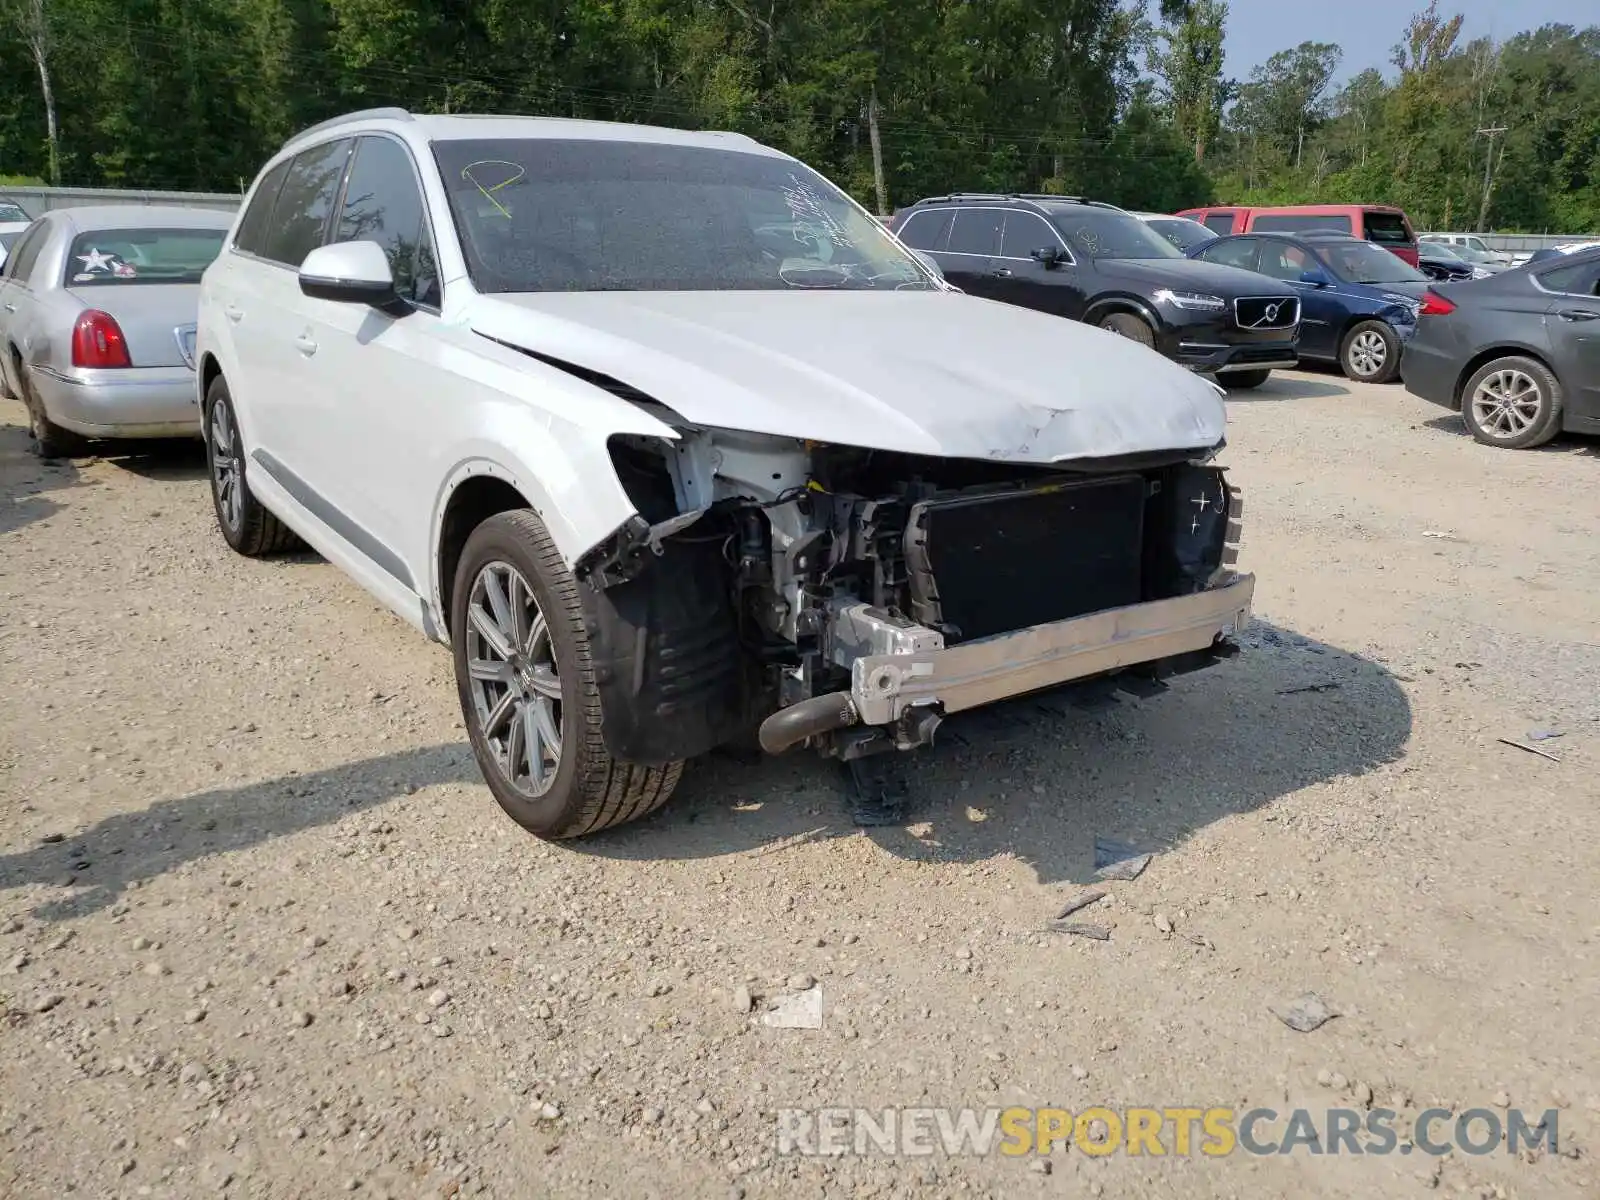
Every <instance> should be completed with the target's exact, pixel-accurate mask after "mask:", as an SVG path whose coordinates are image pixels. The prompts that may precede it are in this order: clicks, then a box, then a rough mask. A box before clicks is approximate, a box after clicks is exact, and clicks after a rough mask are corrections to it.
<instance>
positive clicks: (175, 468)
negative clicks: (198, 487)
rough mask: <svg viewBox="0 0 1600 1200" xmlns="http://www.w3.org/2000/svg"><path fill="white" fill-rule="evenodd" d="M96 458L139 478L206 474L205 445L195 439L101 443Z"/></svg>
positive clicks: (163, 478) (192, 476)
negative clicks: (98, 457)
mask: <svg viewBox="0 0 1600 1200" xmlns="http://www.w3.org/2000/svg"><path fill="white" fill-rule="evenodd" d="M96 448H97V449H98V451H99V453H100V457H102V458H104V459H105V460H106V461H107V462H111V463H115V464H116V465H117V466H119V467H121V468H122V469H123V470H124V471H127V472H129V473H130V474H133V475H138V476H140V477H141V478H143V479H160V480H185V479H204V478H205V477H206V447H205V443H204V442H202V441H200V440H199V439H198V438H159V439H151V440H149V441H121V442H101V443H99V444H98V445H97V447H96Z"/></svg>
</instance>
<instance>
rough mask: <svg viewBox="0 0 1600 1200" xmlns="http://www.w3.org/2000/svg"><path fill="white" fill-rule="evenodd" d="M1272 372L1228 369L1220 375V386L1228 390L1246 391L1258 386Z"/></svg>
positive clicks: (1269, 376)
mask: <svg viewBox="0 0 1600 1200" xmlns="http://www.w3.org/2000/svg"><path fill="white" fill-rule="evenodd" d="M1271 376H1272V372H1271V371H1270V370H1268V371H1229V372H1228V373H1227V374H1226V375H1224V376H1222V377H1221V380H1222V386H1223V387H1225V388H1227V389H1228V390H1229V391H1235V390H1238V391H1248V390H1250V389H1251V388H1258V387H1260V386H1261V385H1262V384H1263V383H1265V382H1266V381H1267V380H1268V379H1269V378H1271Z"/></svg>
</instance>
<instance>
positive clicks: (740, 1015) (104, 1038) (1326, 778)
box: [0, 373, 1600, 1198]
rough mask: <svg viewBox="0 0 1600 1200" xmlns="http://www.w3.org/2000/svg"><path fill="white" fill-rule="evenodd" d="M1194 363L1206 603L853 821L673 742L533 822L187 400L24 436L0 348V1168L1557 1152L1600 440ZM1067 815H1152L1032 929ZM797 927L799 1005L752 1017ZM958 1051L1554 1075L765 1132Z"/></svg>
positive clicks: (1587, 942)
mask: <svg viewBox="0 0 1600 1200" xmlns="http://www.w3.org/2000/svg"><path fill="white" fill-rule="evenodd" d="M1230 407H1231V408H1232V414H1231V416H1232V427H1231V431H1230V440H1231V446H1230V449H1229V450H1228V452H1227V455H1226V461H1228V462H1229V463H1231V465H1232V466H1233V468H1234V472H1233V480H1234V482H1235V483H1237V484H1239V485H1241V486H1242V487H1243V488H1244V491H1245V497H1246V502H1245V550H1244V561H1243V565H1244V566H1245V567H1246V568H1247V569H1251V570H1254V571H1256V572H1257V573H1258V576H1259V586H1258V592H1257V615H1258V621H1257V623H1256V625H1255V626H1254V628H1253V630H1252V631H1251V633H1250V635H1249V637H1248V639H1247V646H1246V649H1245V652H1244V653H1243V654H1242V655H1240V656H1239V657H1238V658H1237V659H1234V660H1233V661H1231V662H1229V663H1227V664H1225V665H1223V666H1220V667H1218V668H1216V669H1214V670H1211V671H1207V672H1203V673H1201V674H1199V675H1195V676H1190V677H1188V678H1185V679H1182V680H1179V681H1177V682H1175V683H1174V684H1173V686H1172V688H1171V690H1170V691H1168V692H1167V693H1166V694H1164V695H1161V696H1156V697H1153V698H1148V699H1135V698H1132V697H1129V696H1119V697H1117V698H1116V699H1115V700H1114V702H1112V703H1111V704H1110V705H1109V706H1105V707H1101V708H1098V709H1096V708H1092V707H1090V706H1089V705H1088V704H1087V700H1086V698H1083V697H1077V696H1073V697H1068V698H1061V697H1051V698H1047V699H1045V700H1043V701H1026V702H1019V703H1016V704H1013V705H1010V706H1007V707H1005V708H1003V709H1000V710H996V711H993V712H990V713H985V714H978V715H974V716H972V717H970V718H968V719H966V720H964V721H959V722H956V721H953V722H951V723H949V724H948V725H947V726H946V727H945V732H948V733H949V734H951V735H952V736H949V737H946V738H944V739H943V740H942V742H941V745H940V747H939V749H938V750H937V751H936V752H935V753H934V754H933V756H932V757H931V759H930V760H929V761H928V762H927V763H926V765H925V767H924V769H923V770H922V772H921V774H920V775H919V776H918V777H917V780H916V786H915V800H916V805H915V809H914V812H913V814H912V818H911V823H910V824H907V825H905V826H903V827H899V826H897V827H891V828H887V829H873V830H862V829H857V828H855V827H854V826H853V825H852V824H851V822H850V819H849V817H848V814H847V812H846V810H845V808H844V805H843V802H842V800H841V795H840V792H839V790H838V781H837V776H836V775H835V773H834V771H833V770H831V769H829V768H828V767H827V766H826V765H825V764H822V763H820V762H819V761H817V760H816V759H814V758H808V757H805V756H803V755H796V756H793V757H790V758H785V759H782V760H769V761H767V762H764V763H762V764H760V765H755V766H751V765H741V764H740V763H738V762H735V761H733V760H731V759H718V760H714V761H711V762H709V763H704V764H699V765H697V766H696V767H694V768H693V769H692V771H691V773H690V774H688V775H686V777H685V781H684V784H683V786H682V787H681V788H680V790H679V793H678V795H677V798H676V799H675V800H674V801H673V802H672V803H671V804H669V805H668V806H667V808H666V809H665V810H663V811H662V812H661V813H660V814H658V815H657V816H656V817H654V818H652V819H650V820H647V821H645V822H643V823H641V824H638V825H634V826H630V827H627V828H625V829H622V830H619V831H616V832H614V833H612V834H609V835H604V836H600V837H596V838H593V839H590V840H587V841H583V842H580V843H577V844H564V845H558V846H546V845H542V844H540V843H539V842H537V841H535V840H533V839H531V838H529V837H528V836H526V835H524V834H523V833H522V832H521V831H520V830H518V829H517V828H516V827H515V826H513V825H512V823H511V822H510V821H509V820H507V819H506V818H504V817H503V816H502V815H501V814H500V812H499V810H498V809H497V808H495V806H494V804H493V801H492V800H491V798H490V796H489V793H488V791H487V790H486V789H485V788H484V787H483V786H482V785H481V784H480V783H479V781H478V776H477V772H476V769H475V767H474V765H473V762H472V758H471V755H470V753H469V751H468V750H467V747H466V745H465V741H464V734H463V731H462V729H461V726H460V722H459V720H458V716H457V709H456V700H455V693H454V688H453V686H452V683H451V680H450V665H449V661H448V657H447V655H446V653H445V652H444V651H443V650H442V649H440V648H437V647H433V646H430V645H428V644H427V643H425V642H423V641H421V640H419V639H418V638H417V637H416V636H415V635H414V634H413V633H412V632H411V631H410V630H409V629H408V628H406V627H405V626H403V625H402V624H401V622H400V621H398V620H397V619H394V618H392V617H390V616H388V615H386V614H385V613H383V612H382V611H380V610H379V609H378V608H377V607H376V605H375V604H374V603H373V602H371V601H369V600H368V599H366V598H365V596H364V595H363V594H362V593H360V592H359V591H358V590H357V589H356V587H355V586H354V585H353V584H351V583H349V582H347V581H346V580H345V579H344V578H343V577H342V576H340V575H339V574H337V573H336V572H335V571H334V569H333V568H331V567H329V566H327V565H326V564H324V563H322V562H321V561H320V560H317V559H315V558H312V557H310V556H301V557H296V558H290V559H286V560H278V561H271V562H250V561H246V560H244V559H241V558H238V557H235V556H234V555H232V554H231V553H230V552H229V551H228V550H227V549H226V548H225V547H224V545H223V543H222V541H221V539H220V537H218V536H217V534H216V532H215V530H214V528H213V519H212V515H211V511H210V505H209V500H208V497H207V492H206V483H205V479H204V472H203V467H202V463H201V460H200V458H199V456H198V453H197V452H195V451H191V450H189V449H188V448H185V447H181V446H180V447H176V448H165V449H162V450H160V452H159V453H154V454H148V453H139V454H136V455H134V456H131V457H123V458H115V457H113V458H106V459H99V460H83V461H79V462H77V463H74V464H60V465H52V466H41V465H40V464H38V463H37V462H36V461H35V460H33V459H32V458H31V457H29V456H28V455H27V453H26V440H25V439H26V434H25V426H24V421H23V416H22V411H21V408H20V406H18V405H16V404H13V403H10V402H4V403H0V705H3V709H0V795H3V796H4V797H5V801H4V804H3V805H0V1006H3V1008H4V1013H5V1019H4V1022H3V1024H0V1039H3V1042H0V1045H3V1053H0V1194H4V1195H6V1196H15V1197H19V1198H24V1197H44V1196H58V1195H61V1194H62V1193H64V1192H69V1191H76V1192H77V1193H79V1194H85V1195H91V1196H96V1197H101V1196H107V1197H110V1196H135V1195H137V1196H197V1195H216V1194H227V1195H232V1196H273V1197H277V1196H283V1197H300V1196H321V1195H329V1194H335V1193H341V1192H342V1191H344V1190H349V1191H352V1192H354V1193H355V1194H357V1195H371V1196H381V1195H389V1196H395V1197H402V1196H405V1197H409V1196H451V1195H455V1194H457V1193H460V1194H465V1195H474V1194H476V1195H490V1196H497V1197H519V1198H520V1197H526V1196H538V1195H545V1194H550V1195H626V1196H636V1195H656V1196H660V1197H663V1198H669V1197H673V1198H675V1197H687V1196H711V1197H720V1196H725V1195H727V1196H739V1195H742V1196H746V1197H763V1196H793V1195H799V1196H828V1197H832V1196H911V1195H915V1196H946V1195H973V1196H996V1197H1008V1198H1009V1197H1019V1196H1021V1197H1026V1196H1031V1195H1041V1196H1042V1195H1074V1196H1076V1195H1085V1194H1088V1195H1095V1196H1102V1195H1103V1196H1107V1197H1130V1196H1166V1195H1172V1194H1182V1195H1185V1196H1196V1197H1209V1196H1285V1195H1294V1196H1297V1197H1298V1196H1317V1197H1335V1196H1337V1197H1352V1198H1354V1197H1363V1198H1365V1197H1372V1196H1386V1197H1387V1196H1406V1195H1419V1196H1421V1195H1429V1194H1442V1195H1451V1196H1454V1195H1466V1196H1474V1197H1476V1196H1496V1197H1498V1196H1520V1197H1544V1196H1557V1197H1561V1196H1573V1197H1578V1196H1590V1197H1592V1196H1594V1195H1596V1194H1597V1192H1600V1162H1597V1161H1596V1160H1595V1156H1596V1155H1600V986H1597V980H1600V970H1597V955H1600V921H1597V919H1596V916H1595V908H1594V899H1595V897H1596V895H1597V894H1600V850H1597V846H1600V803H1597V801H1600V783H1597V773H1596V766H1597V764H1600V687H1597V681H1600V538H1597V536H1596V531H1597V530H1600V486H1596V481H1597V479H1600V474H1597V473H1600V462H1597V461H1596V459H1597V456H1600V444H1597V443H1594V442H1582V441H1575V440H1571V439H1564V440H1561V441H1558V442H1557V443H1555V444H1553V445H1551V446H1549V447H1547V448H1546V449H1544V450H1542V451H1537V452H1522V453H1509V452H1501V451H1495V450H1490V449H1487V448H1485V447H1481V446H1478V445H1476V444H1475V443H1473V442H1472V441H1471V440H1470V439H1469V438H1467V437H1466V436H1464V434H1463V433H1462V432H1461V430H1460V426H1459V422H1457V421H1456V420H1455V419H1454V418H1452V417H1448V416H1446V415H1444V414H1442V413H1441V411H1440V410H1438V409H1434V408H1431V407H1429V406H1427V405H1425V404H1424V403H1422V402H1421V401H1418V400H1416V399H1414V398H1412V397H1409V396H1408V395H1407V394H1406V393H1405V392H1404V391H1402V390H1401V389H1399V388H1398V387H1381V388H1375V387H1364V386H1360V385H1354V384H1349V383H1346V382H1344V381H1343V380H1340V379H1338V378H1336V377H1333V376H1331V375H1321V374H1297V373H1289V374H1284V375H1281V376H1278V377H1277V378H1275V380H1274V381H1273V382H1272V383H1271V384H1269V385H1268V386H1267V387H1266V388H1264V389H1262V390H1261V391H1259V392H1257V393H1248V394H1241V395H1240V396H1238V397H1236V398H1235V400H1234V402H1233V403H1232V404H1231V406H1230ZM1438 534H1444V535H1448V536H1442V537H1441V536H1434V535H1438ZM1538 727H1546V728H1551V729H1558V730H1561V731H1564V734H1565V736H1563V737H1560V738H1558V739H1554V740H1551V741H1546V742H1540V743H1537V744H1538V745H1539V746H1540V747H1541V748H1543V749H1546V750H1548V751H1549V752H1550V753H1552V754H1554V755H1555V756H1557V757H1558V758H1559V759H1560V761H1559V762H1552V761H1549V760H1547V759H1545V758H1542V757H1539V756H1537V755H1535V754H1533V753H1530V752H1528V751H1526V750H1522V749H1517V748H1514V747H1511V746H1507V745H1504V744H1501V743H1499V742H1498V741H1497V739H1498V738H1501V737H1510V738H1514V739H1517V740H1526V735H1527V733H1528V732H1529V731H1530V730H1532V729H1535V728H1538ZM1096 836H1104V837H1111V838H1116V839H1119V840H1121V841H1124V842H1131V843H1135V844H1138V845H1141V846H1144V847H1147V848H1149V849H1152V850H1156V851H1158V852H1159V853H1157V855H1156V857H1155V858H1154V860H1153V861H1152V863H1151V864H1150V866H1149V868H1148V869H1147V870H1146V871H1145V872H1144V874H1143V875H1141V876H1140V877H1139V878H1137V879H1136V880H1133V881H1126V882H1116V883H1110V884H1105V885H1102V886H1104V887H1105V888H1106V889H1107V890H1108V891H1109V892H1110V896H1109V897H1108V898H1107V899H1106V900H1102V901H1101V902H1100V903H1099V904H1098V905H1096V906H1094V907H1093V908H1090V909H1088V910H1086V911H1085V912H1084V913H1082V914H1080V918H1079V919H1083V920H1088V921H1093V922H1097V923H1101V924H1104V925H1106V926H1108V927H1110V928H1111V931H1112V932H1111V937H1110V940H1109V941H1104V942H1101V941H1095V940H1091V939H1086V938H1080V937H1073V936H1063V935H1061V934H1058V933H1052V932H1047V931H1046V927H1047V926H1048V924H1049V923H1050V920H1051V919H1052V918H1054V917H1055V915H1056V913H1057V911H1058V910H1059V909H1060V908H1061V906H1062V903H1063V900H1064V899H1065V898H1066V897H1068V896H1071V895H1073V894H1074V893H1076V892H1077V891H1078V890H1079V889H1080V888H1081V887H1082V886H1083V885H1085V884H1088V883H1091V882H1093V867H1094V863H1093V844H1094V839H1095V837H1096ZM802 976H811V977H814V978H815V979H816V980H817V981H819V982H820V985H821V988H822V990H823V995H824V997H825V1005H826V1016H825V1022H824V1026H823V1028H822V1029H820V1030H804V1029H776V1028H770V1027H767V1026H766V1025H763V1024H762V1023H761V1022H760V1021H759V1019H758V1015H759V1013H760V1012H762V1011H763V1010H765V1009H766V1007H767V1005H768V1004H770V1003H771V1002H772V1000H773V999H774V998H776V997H779V996H781V995H783V994H785V993H786V992H790V991H792V990H794V989H795V988H797V987H803V986H804V985H805V983H806V982H807V980H806V979H804V978H798V977H802ZM1307 991H1315V992H1316V993H1318V994H1319V995H1321V996H1323V997H1324V998H1326V1000H1327V1002H1328V1003H1329V1004H1330V1005H1331V1006H1332V1007H1333V1008H1334V1009H1336V1010H1337V1012H1338V1013H1339V1014H1340V1015H1339V1016H1338V1017H1337V1018H1336V1019H1334V1020H1332V1021H1330V1022H1329V1023H1327V1024H1326V1025H1324V1026H1323V1027H1322V1028H1320V1029H1318V1030H1316V1031H1314V1032H1310V1033H1298V1032H1294V1031H1293V1030H1291V1029H1289V1028H1288V1027H1286V1026H1285V1025H1284V1024H1283V1023H1281V1022H1280V1021H1279V1020H1278V1019H1277V1018H1276V1017H1275V1016H1274V1015H1273V1014H1272V1013H1271V1012H1270V1011H1269V1005H1280V1004H1282V1003H1283V1002H1285V1001H1287V1000H1291V999H1293V998H1294V997H1297V996H1299V995H1301V994H1302V993H1305V992H1307ZM752 997H753V1001H752V1000H751V998H752ZM746 1003H753V1008H754V1009H755V1012H754V1013H747V1012H744V1011H741V1008H742V1007H743V1005H744V1004H746ZM1007 1104H1026V1105H1060V1106H1063V1107H1065V1108H1068V1109H1071V1110H1073V1111H1074V1112H1077V1111H1080V1110H1082V1109H1084V1108H1086V1107H1089V1106H1092V1105H1097V1104H1108V1105H1111V1106H1113V1107H1117V1106H1123V1105H1130V1104H1148V1105H1155V1106H1167V1107H1170V1106H1183V1105H1190V1106H1196V1107H1207V1106H1211V1105H1224V1106H1232V1107H1236V1108H1239V1109H1241V1110H1242V1109H1245V1108H1249V1107H1254V1106H1267V1107H1273V1108H1277V1109H1279V1110H1283V1111H1287V1110H1288V1109H1290V1108H1293V1107H1295V1106H1297V1105H1303V1106H1307V1107H1315V1108H1317V1109H1322V1108H1325V1107H1326V1106H1328V1105H1332V1104H1344V1105H1355V1106H1358V1107H1360V1106H1365V1105H1367V1104H1371V1105H1373V1106H1376V1107H1383V1106H1385V1105H1388V1106H1392V1107H1397V1108H1399V1109H1400V1110H1401V1111H1402V1124H1401V1129H1402V1132H1404V1130H1405V1128H1406V1125H1405V1118H1406V1117H1408V1116H1409V1117H1414V1115H1415V1113H1416V1112H1417V1111H1418V1110H1420V1109H1422V1108H1425V1107H1428V1106H1430V1105H1435V1104H1437V1105H1441V1106H1445V1107H1453V1108H1455V1109H1457V1110H1464V1109H1470V1108H1474V1107H1495V1106H1496V1105H1502V1106H1503V1105H1507V1104H1509V1105H1510V1106H1511V1107H1521V1108H1523V1109H1532V1110H1535V1111H1536V1112H1542V1111H1543V1110H1545V1109H1547V1108H1551V1107H1555V1108H1558V1110H1559V1113H1560V1117H1559V1120H1560V1151H1561V1152H1560V1153H1558V1154H1548V1153H1538V1154H1534V1155H1530V1156H1528V1159H1529V1160H1524V1159H1518V1158H1512V1157H1510V1156H1508V1155H1506V1154H1504V1153H1495V1154H1490V1155H1485V1156H1481V1157H1473V1156H1469V1155H1462V1154H1459V1153H1454V1154H1451V1155H1448V1156H1445V1157H1443V1158H1438V1159H1435V1158H1431V1157H1428V1156H1425V1155H1422V1154H1416V1155H1411V1156H1406V1155H1403V1154H1402V1155H1392V1156H1387V1157H1370V1156H1369V1157H1364V1158H1357V1157H1351V1156H1348V1155H1346V1156H1337V1157H1335V1156H1320V1157H1319V1156H1313V1155H1310V1154H1307V1153H1305V1152H1300V1153H1297V1154H1295V1155H1293V1156H1281V1157H1269V1158H1262V1157H1253V1156H1250V1155H1247V1154H1244V1153H1242V1152H1241V1153H1235V1154H1234V1155H1232V1156H1230V1157H1227V1158H1221V1159H1210V1158H1204V1157H1201V1156H1199V1155H1191V1156H1178V1155H1172V1154H1169V1155H1167V1156H1166V1157H1162V1158H1154V1157H1149V1156H1143V1157H1128V1156H1125V1155H1121V1154H1118V1155H1114V1156H1110V1157H1091V1156H1089V1155H1086V1154H1084V1153H1083V1152H1082V1151H1081V1150H1080V1149H1078V1148H1073V1149H1071V1150H1070V1151H1068V1150H1058V1151H1057V1152H1056V1153H1055V1155H1054V1156H1053V1157H1052V1158H1051V1159H1050V1160H1049V1163H1048V1166H1049V1168H1050V1169H1049V1170H1045V1169H1043V1168H1044V1166H1045V1164H1044V1163H1043V1162H1039V1163H1033V1164H1030V1163H1029V1162H1027V1161H1025V1160H1014V1159H1005V1158H1001V1157H999V1156H995V1157H992V1158H982V1159H980V1158H975V1157H954V1158H952V1157H945V1156H943V1155H942V1154H941V1155H934V1156H933V1157H927V1158H915V1157H911V1158H897V1159H891V1158H887V1157H884V1156H882V1155H875V1156H869V1157H865V1158H856V1157H844V1158H833V1159H816V1158H807V1159H803V1158H795V1157H781V1158H780V1157H778V1156H777V1155H776V1154H775V1145H776V1141H775V1136H774V1134H775V1128H776V1125H775V1118H774V1115H773V1114H774V1111H775V1110H776V1109H779V1108H784V1107H812V1106H822V1105H864V1106H869V1107H874V1108H877V1107H882V1106H888V1105H951V1106H973V1107H979V1108H983V1107H989V1106H1000V1105H1007Z"/></svg>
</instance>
